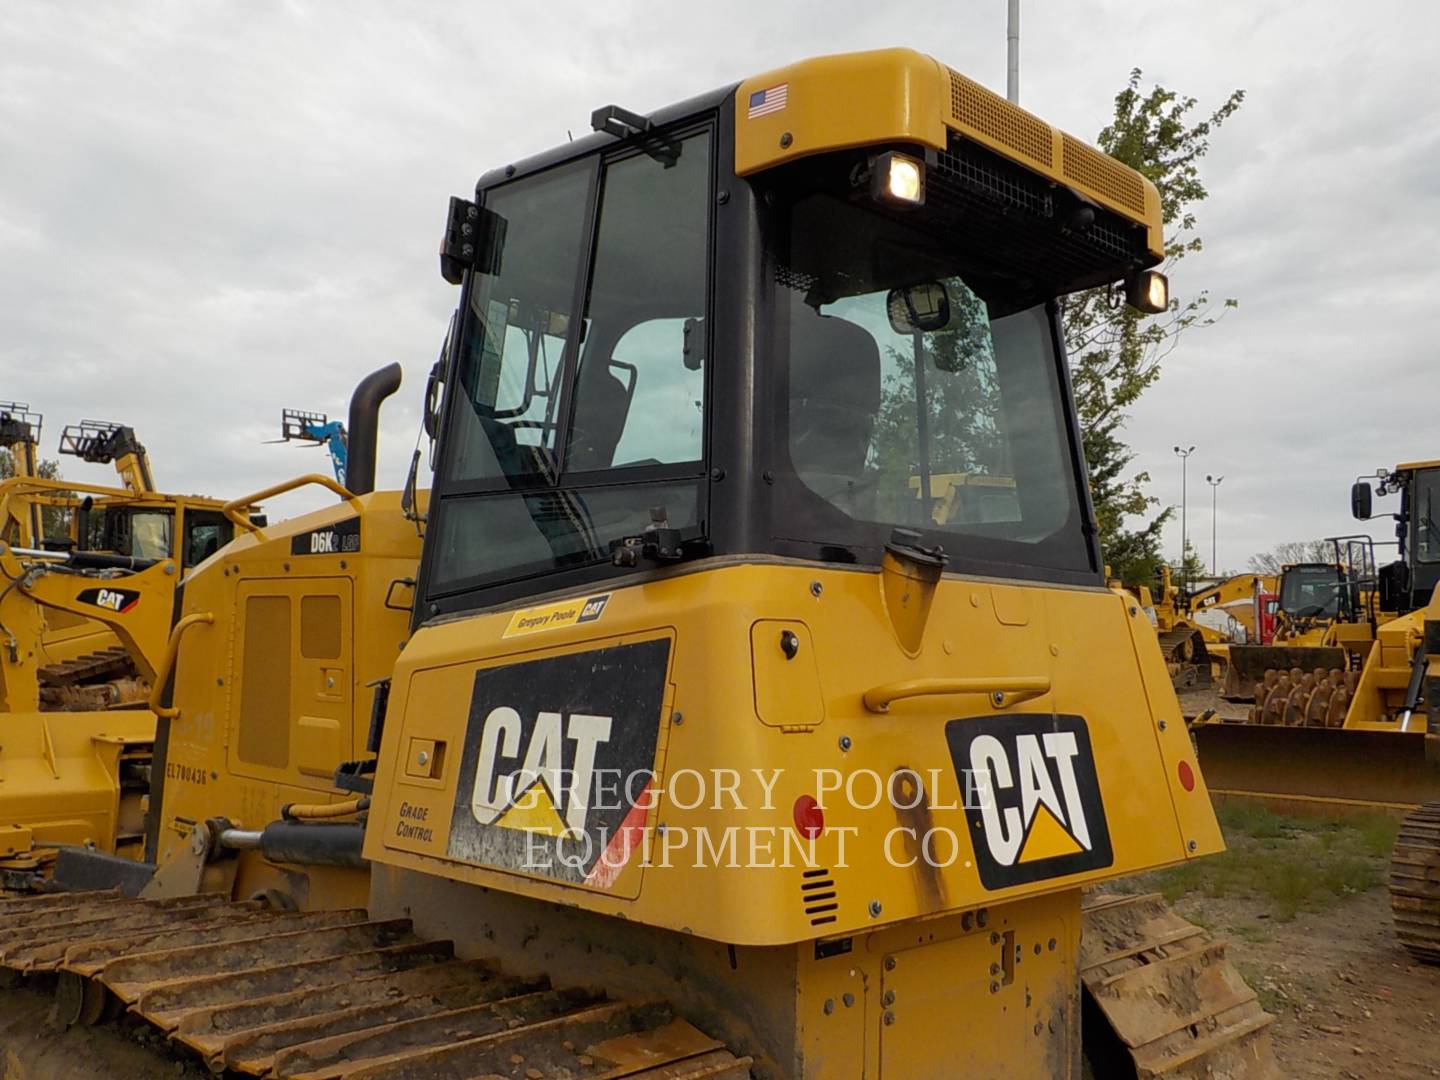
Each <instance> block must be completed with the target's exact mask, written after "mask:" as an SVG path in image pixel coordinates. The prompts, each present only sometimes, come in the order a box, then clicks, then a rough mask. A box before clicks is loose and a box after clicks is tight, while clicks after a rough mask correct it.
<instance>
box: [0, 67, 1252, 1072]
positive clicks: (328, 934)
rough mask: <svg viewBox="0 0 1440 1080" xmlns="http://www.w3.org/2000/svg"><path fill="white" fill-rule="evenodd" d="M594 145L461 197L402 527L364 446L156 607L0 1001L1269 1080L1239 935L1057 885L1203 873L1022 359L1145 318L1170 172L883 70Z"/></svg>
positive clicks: (874, 1059) (510, 1044) (728, 1055)
mask: <svg viewBox="0 0 1440 1080" xmlns="http://www.w3.org/2000/svg"><path fill="white" fill-rule="evenodd" d="M593 126H594V128H595V132H594V134H591V135H589V136H587V137H585V138H582V139H578V140H576V141H574V142H572V143H568V144H563V145H561V146H559V147H557V148H555V149H554V150H551V151H549V152H546V153H543V154H541V155H539V156H537V157H534V158H530V159H526V160H523V161H518V162H513V163H511V164H509V165H506V166H505V167H503V168H500V169H497V170H495V171H493V172H490V173H487V174H486V175H484V176H483V177H482V178H481V179H480V181H479V183H478V185H477V188H476V192H475V198H474V199H473V200H471V199H455V200H452V202H451V209H450V215H449V219H448V227H447V231H446V240H445V244H444V248H443V253H442V270H443V272H444V274H445V276H446V278H447V279H448V280H450V281H452V282H454V283H456V284H458V285H459V286H460V297H459V307H458V310H457V314H456V318H455V320H454V323H453V325H452V335H451V337H450V339H449V341H448V343H447V347H446V349H445V351H444V354H443V357H442V361H441V364H440V365H439V367H438V369H437V370H436V371H435V373H434V374H433V376H432V382H431V392H430V393H428V394H427V401H428V402H430V403H431V404H432V405H438V407H433V408H431V407H427V410H426V414H427V420H426V424H427V428H428V429H429V430H430V431H431V432H432V433H433V434H434V436H435V438H436V442H435V447H434V449H435V462H436V468H435V478H434V483H433V486H432V488H431V490H430V492H429V495H428V498H425V497H423V496H422V495H421V494H420V493H417V492H416V490H415V489H416V488H417V487H418V484H417V483H416V482H415V479H414V473H413V471H412V482H411V483H410V484H409V485H408V486H407V488H406V491H405V492H404V493H400V494H398V495H397V493H378V494H377V493H371V492H370V491H369V488H370V486H371V483H370V482H371V480H372V479H373V475H374V461H373V455H374V424H373V410H371V411H370V412H368V413H364V415H362V417H361V419H362V421H363V420H365V419H366V417H367V416H368V425H367V423H360V424H357V423H356V422H355V416H356V412H355V411H354V410H352V422H351V424H350V445H349V454H350V459H349V470H348V472H347V480H348V483H349V488H350V490H344V489H339V488H338V485H335V484H334V483H333V482H332V481H330V480H329V479H328V478H325V477H310V478H306V479H305V482H307V483H319V484H321V485H322V486H325V487H329V488H331V490H333V491H335V493H336V494H337V495H340V496H341V502H340V503H339V504H338V505H336V506H334V507H330V508H326V509H322V510H320V511H316V512H315V513H313V514H309V515H306V516H305V517H302V518H299V519H296V520H294V521H290V522H284V523H280V524H277V525H272V526H265V527H263V528H255V529H247V530H245V535H243V536H240V537H239V538H237V539H236V540H235V541H234V542H233V543H232V544H230V545H229V546H227V547H226V548H225V549H224V550H222V551H221V552H220V553H219V554H218V555H217V556H216V557H215V558H213V559H211V560H210V561H209V562H207V563H206V564H204V565H202V566H200V567H198V568H197V569H196V570H195V571H194V572H193V573H192V574H191V575H190V576H189V577H188V578H187V580H186V584H185V588H184V595H183V598H182V604H181V606H180V611H179V618H178V620H177V622H176V623H175V627H174V629H173V631H172V637H171V653H172V654H173V655H174V657H175V661H174V664H173V667H169V668H167V670H166V671H163V672H162V673H161V675H162V680H163V677H164V676H165V675H167V674H168V675H170V676H171V679H172V681H173V687H172V690H171V692H170V693H169V694H168V695H166V696H165V699H164V700H163V701H160V702H158V704H159V706H160V716H161V721H162V722H161V727H160V730H159V732H158V733H157V746H156V754H157V759H163V768H162V767H160V761H159V760H157V768H156V769H155V771H154V774H153V775H154V778H155V787H154V790H153V791H152V796H151V818H150V828H151V830H152V843H151V851H152V854H153V861H154V862H155V864H156V865H155V866H154V867H153V876H151V877H150V879H149V881H148V882H147V883H146V884H145V885H144V890H143V891H142V892H141V898H140V899H136V900H128V899H120V898H118V897H115V896H111V895H108V894H107V895H102V896H96V895H94V894H93V893H92V894H89V895H83V894H74V893H58V894H55V895H53V896H46V897H42V898H38V899H19V900H14V901H9V902H6V903H0V965H3V966H5V967H8V968H10V969H12V970H16V971H23V972H28V973H32V974H33V975H34V976H35V977H37V978H39V977H42V976H44V975H45V973H58V976H59V987H60V1015H61V1016H62V1017H63V1018H65V1019H69V1020H77V1019H87V1018H98V1017H103V1016H104V1015H106V1013H107V1011H108V1010H107V1004H109V1005H113V1004H114V1003H115V1002H117V1001H118V1002H120V1003H124V1004H127V1005H128V1006H129V1007H130V1008H131V1009H132V1010H133V1011H134V1012H135V1013H137V1014H139V1015H140V1016H143V1017H145V1018H148V1019H149V1020H150V1021H152V1022H153V1023H154V1024H156V1025H157V1026H158V1027H160V1028H161V1029H162V1030H163V1031H165V1032H167V1033H168V1034H169V1035H170V1036H171V1037H172V1038H173V1039H174V1040H175V1041H176V1042H177V1043H179V1044H183V1045H185V1046H190V1047H193V1048H195V1049H196V1050H198V1051H199V1052H200V1053H202V1054H203V1055H204V1056H205V1057H206V1059H207V1061H208V1062H209V1063H210V1064H211V1066H212V1067H213V1068H215V1069H217V1070H222V1069H226V1068H228V1069H232V1070H236V1071H238V1072H243V1073H247V1074H252V1075H265V1076H301V1075H303V1076H316V1077H318V1076H337V1077H338V1076H346V1077H373V1078H378V1077H390V1078H398V1077H436V1076H446V1077H468V1076H517V1077H518V1076H525V1077H529V1078H542V1077H560V1078H572V1077H621V1076H625V1077H635V1078H642V1080H660V1078H661V1077H666V1078H671V1080H686V1078H688V1080H699V1078H701V1077H708V1078H739V1077H745V1076H754V1077H760V1078H769V1080H821V1078H826V1080H828V1078H837V1080H838V1078H853V1077H860V1076H864V1077H874V1078H878V1077H888V1078H890V1080H926V1078H943V1077H955V1076H975V1077H1000V1076H1006V1077H1010V1076H1026V1077H1037V1078H1038V1077H1078V1076H1079V1075H1080V1073H1081V1052H1082V1026H1083V1030H1084V1032H1085V1035H1086V1036H1087V1038H1089V1039H1092V1040H1094V1042H1092V1044H1091V1049H1093V1051H1094V1053H1095V1054H1097V1055H1099V1054H1101V1053H1102V1052H1103V1049H1105V1048H1108V1049H1110V1050H1114V1051H1118V1054H1119V1057H1120V1060H1121V1065H1120V1066H1118V1068H1119V1069H1121V1070H1125V1071H1128V1072H1129V1073H1131V1074H1139V1075H1143V1076H1154V1075H1159V1074H1161V1073H1162V1072H1163V1073H1164V1074H1165V1075H1167V1076H1201V1075H1215V1074H1217V1073H1223V1074H1225V1075H1229V1076H1261V1075H1272V1074H1273V1063H1271V1062H1270V1061H1269V1058H1268V1047H1267V1043H1266V1041H1265V1038H1266V1036H1265V1027H1266V1024H1267V1022H1268V1017H1267V1016H1266V1015H1265V1014H1264V1013H1263V1011H1261V1010H1260V1008H1259V1005H1258V1004H1257V1002H1256V1000H1255V996H1254V994H1253V992H1251V991H1250V990H1249V989H1248V988H1247V987H1245V985H1244V983H1243V982H1242V981H1241V980H1240V979H1239V977H1238V975H1236V974H1235V972H1234V970H1233V969H1232V968H1231V967H1230V965H1229V964H1228V963H1227V962H1226V960H1225V956H1224V946H1223V944H1222V943H1219V942H1214V941H1211V940H1209V939H1208V936H1207V935H1205V934H1204V933H1203V932H1202V931H1200V930H1199V929H1198V928H1196V927H1193V926H1188V924H1185V923H1184V922H1183V920H1178V919H1176V918H1175V917H1174V916H1173V915H1171V914H1169V913H1167V912H1165V911H1164V910H1163V908H1161V907H1160V906H1158V905H1157V904H1156V903H1155V901H1154V900H1153V899H1151V898H1143V897H1126V898H1120V897H1114V896H1105V895H1102V894H1095V895H1094V896H1092V897H1091V898H1090V899H1089V900H1088V901H1085V900H1083V896H1084V893H1085V890H1086V889H1087V888H1089V887H1091V886H1094V885H1098V884H1101V883H1103V882H1105V881H1108V880H1113V879H1116V878H1119V877H1123V876H1126V875H1130V874H1135V873H1138V872H1141V871H1144V870H1148V869H1152V868H1155V867H1160V866H1164V865H1168V864H1173V863H1179V862H1183V861H1185V860H1187V859H1190V858H1197V857H1202V856H1204V855H1206V854H1208V853H1212V852H1215V851H1218V850H1219V849H1220V848H1221V846H1222V841H1221V837H1220V833H1219V829H1218V827H1217V824H1216V821H1215V817H1214V815H1213V812H1212V809H1211V805H1210V802H1209V798H1208V796H1207V793H1206V787H1205V783H1204V780H1203V778H1202V777H1201V775H1200V772H1199V770H1198V768H1197V766H1196V762H1195V760H1194V757H1193V753H1192V750H1191V747H1190V743H1189V740H1188V738H1187V735H1186V732H1185V728H1184V725H1183V723H1181V722H1180V717H1179V706H1178V703H1177V701H1176V698H1175V694H1174V692H1173V690H1172V689H1171V686H1170V681H1169V678H1168V675H1167V672H1166V669H1165V664H1164V661H1163V659H1162V657H1161V654H1160V652H1159V649H1158V648H1157V646H1156V644H1155V636H1154V634H1153V632H1152V630H1151V628H1150V626H1149V624H1148V622H1147V620H1146V618H1145V615H1144V613H1143V612H1142V611H1141V610H1140V608H1139V606H1138V604H1137V603H1136V601H1135V599H1134V598H1133V597H1130V596H1127V595H1125V594H1122V593H1117V592H1112V591H1111V590H1109V589H1108V588H1106V585H1105V581H1104V576H1103V572H1102V565H1101V558H1100V551H1099V546H1098V543H1097V537H1096V530H1095V526H1094V518H1093V512H1092V510H1091V508H1090V505H1089V502H1088V498H1087V490H1088V489H1087V485H1086V478H1085V469H1084V462H1083V460H1082V457H1081V451H1080V439H1079V429H1078V423H1077V420H1076V416H1075V411H1074V408H1073V404H1072V400H1071V390H1070V385H1069V381H1068V375H1067V369H1066V365H1065V362H1064V355H1063V345H1062V338H1061V332H1060V321H1059V301H1060V298H1061V297H1063V296H1064V295H1065V294H1066V293H1068V292H1070V291H1072V290H1074V289H1078V288H1083V287H1090V286H1097V285H1105V284H1110V283H1114V284H1116V285H1120V284H1122V283H1123V286H1124V287H1125V288H1126V289H1127V291H1128V293H1129V295H1130V297H1131V299H1132V300H1134V301H1135V302H1136V303H1137V304H1139V305H1141V306H1143V307H1144V308H1145V309H1146V310H1151V311H1157V310H1164V309H1165V307H1166V296H1165V283H1164V280H1163V278H1160V277H1158V276H1156V275H1154V274H1151V273H1147V272H1146V271H1147V268H1148V267H1150V266H1153V265H1154V264H1155V263H1157V262H1158V261H1159V260H1160V259H1161V258H1162V253H1163V238H1162V234H1161V214H1160V207H1159V200H1158V197H1157V195H1156V192H1155V190H1154V189H1153V187H1151V185H1150V184H1149V183H1148V181H1146V180H1145V179H1144V178H1143V177H1142V176H1141V175H1140V174H1138V173H1136V172H1133V171H1131V170H1129V169H1127V168H1126V167H1124V166H1122V165H1120V164H1119V163H1118V162H1115V161H1113V160H1111V159H1109V158H1107V157H1105V156H1104V155H1102V154H1100V153H1098V152H1097V151H1095V150H1093V149H1090V148H1089V147H1087V146H1085V145H1084V144H1082V143H1080V142H1079V141H1078V140H1075V139H1073V138H1071V137H1070V136H1067V135H1064V134H1062V133H1060V132H1058V131H1056V130H1055V129H1053V128H1051V127H1049V126H1048V125H1046V124H1044V123H1043V122H1041V121H1040V120H1038V119H1036V118H1035V117H1033V116H1031V115H1029V114H1028V113H1025V112H1023V111H1021V110H1019V109H1018V108H1016V107H1015V106H1013V105H1011V104H1008V103H1006V102H1005V101H1003V100H1002V99H1000V98H998V97H996V96H995V95H993V94H991V93H989V92H988V91H986V90H984V89H983V88H982V87H980V86H979V85H977V84H976V83H973V82H971V81H970V80H968V79H966V78H965V77H963V76H962V75H960V74H958V73H957V72H954V71H951V70H950V69H948V68H946V67H944V66H943V65H941V64H939V63H937V62H936V61H934V60H932V59H930V58H928V57H924V56H921V55H919V54H917V53H913V52H909V51H905V50H890V51H882V52H874V53H863V54H856V55H849V56H837V57H827V58H823V59H818V60H810V61H805V62H801V63H798V64H795V65H792V66H790V67H787V68H783V69H780V70H777V71H773V72H768V73H765V74H763V75H759V76H757V77H754V78H750V79H747V80H745V81H744V82H742V83H740V84H738V85H732V86H728V87H725V88H723V89H721V90H718V91H715V92H713V93H710V94H706V95H702V96H700V97H696V98H693V99H691V100H689V101H686V102H684V103H682V104H679V105H676V106H673V107H670V108H666V109H662V110H659V111H657V112H655V113H652V114H650V115H648V116H642V115H639V114H636V113H632V112H629V111H627V110H624V109H622V108H618V107H613V106H612V107H609V108H606V109H602V110H600V111H598V112H597V113H596V114H595V117H594V119H593ZM388 385H389V384H388V383H386V382H385V381H384V379H383V378H382V380H381V383H379V384H375V385H373V386H372V387H371V389H372V391H373V392H372V393H371V394H370V397H371V398H372V399H374V398H375V397H376V395H378V394H379V393H380V392H381V390H383V389H384V388H385V387H386V386H388ZM442 391H443V393H442ZM357 396H360V395H357ZM376 404H377V407H378V402H376ZM418 459H419V455H417V457H416V461H417V462H418ZM962 474H963V476H964V477H965V478H966V480H965V482H964V484H957V483H955V482H953V481H952V480H951V479H949V478H953V477H957V476H960V475H962ZM980 475H984V476H991V477H996V478H1003V482H997V483H995V484H992V485H983V484H978V483H975V482H974V480H973V478H975V477H977V476H980ZM941 478H946V479H943V480H942V479H941ZM937 481H940V482H939V483H937ZM288 486H293V484H292V485H288ZM956 489H959V490H958V491H957V490H956ZM981 489H985V490H984V492H983V494H982V493H981ZM274 490H278V489H272V493H273V491H274ZM952 495H954V496H955V497H951V496H952ZM972 496H974V497H972ZM262 497H269V496H268V494H267V493H257V495H256V496H255V498H257V499H258V498H262ZM422 518H423V520H420V519H422ZM422 530H423V540H422V538H421V532H422ZM417 557H418V567H417V563H416V560H417ZM350 758H353V759H354V760H349V759H350ZM338 762H345V764H343V765H341V767H340V768H339V769H338V770H336V769H335V765H336V764H337V763H338ZM327 819H328V820H327ZM97 863H98V860H94V859H86V858H83V857H82V858H80V859H77V860H76V868H75V869H76V871H77V876H76V877H75V878H74V879H72V880H75V881H76V882H82V881H83V882H88V883H89V884H90V885H91V887H92V888H93V887H95V886H96V885H97V884H99V883H100V882H101V880H102V879H101V876H100V875H99V873H98V870H97ZM366 868H368V876H367V869H366ZM87 874H88V877H87V876H86V875H87ZM342 879H343V880H342ZM357 882H359V883H360V884H361V885H362V886H363V887H364V888H365V889H366V890H367V892H368V895H367V896H365V898H364V899H365V907H364V910H360V909H358V908H357V909H350V908H339V909H337V901H339V900H341V899H342V898H343V897H344V896H345V895H346V894H345V892H344V890H346V889H349V888H351V887H353V886H354V885H355V883H357ZM217 886H218V887H219V888H220V889H221V890H222V891H225V890H227V889H228V891H230V892H231V893H232V894H233V895H234V896H236V897H237V898H238V899H239V901H240V902H239V903H237V904H220V903H218V902H217V900H216V898H215V896H214V894H213V892H211V891H210V890H213V889H215V888H216V887H217ZM262 902H266V903H268V904H269V906H270V910H260V909H259V908H258V907H257V905H259V904H261V903H262ZM297 907H298V908H300V909H302V910H299V911H295V910H281V909H292V908H297ZM1087 909H1088V910H1087ZM40 925H43V926H44V927H45V929H44V930H43V931H38V932H37V933H36V935H35V936H36V937H39V938H41V939H42V940H39V941H25V942H23V943H22V942H20V940H19V939H18V937H17V936H16V935H20V934H23V933H24V930H23V928H24V927H26V926H40ZM7 942H8V943H9V944H8V945H7V944H6V943H7ZM479 958H483V959H479ZM1082 981H1083V983H1084V986H1085V987H1086V989H1085V991H1084V992H1083V995H1082ZM1082 1017H1083V1019H1082ZM1107 1021H1108V1023H1107ZM1110 1025H1113V1027H1112V1026H1110ZM1102 1042H1103V1043H1107V1044H1108V1045H1107V1047H1105V1048H1102V1047H1100V1046H1099V1045H1096V1044H1098V1043H1102ZM1116 1070H1117V1066H1114V1065H1104V1066H1099V1067H1097V1075H1104V1076H1113V1075H1124V1074H1125V1072H1124V1071H1116Z"/></svg>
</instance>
